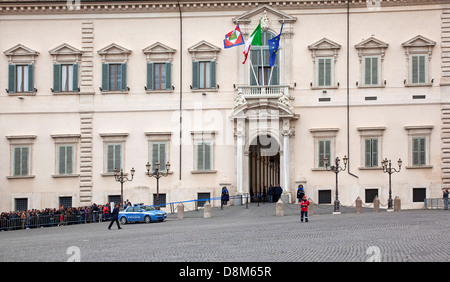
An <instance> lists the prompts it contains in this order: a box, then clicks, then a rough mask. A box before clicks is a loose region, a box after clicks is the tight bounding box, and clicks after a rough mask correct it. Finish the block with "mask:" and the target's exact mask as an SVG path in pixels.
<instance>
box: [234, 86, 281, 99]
mask: <svg viewBox="0 0 450 282" xmlns="http://www.w3.org/2000/svg"><path fill="white" fill-rule="evenodd" d="M237 88H238V94H242V96H243V97H244V98H245V99H252V98H254V99H258V98H280V97H281V96H283V95H286V96H287V97H289V86H288V85H257V86H253V85H238V86H237Z"/></svg>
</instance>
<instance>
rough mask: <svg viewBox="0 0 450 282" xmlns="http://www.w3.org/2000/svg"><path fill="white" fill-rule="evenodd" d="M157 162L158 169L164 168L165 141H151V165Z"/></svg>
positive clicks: (153, 165)
mask: <svg viewBox="0 0 450 282" xmlns="http://www.w3.org/2000/svg"><path fill="white" fill-rule="evenodd" d="M156 163H159V170H166V143H152V167H153V168H154V167H155V164H156Z"/></svg>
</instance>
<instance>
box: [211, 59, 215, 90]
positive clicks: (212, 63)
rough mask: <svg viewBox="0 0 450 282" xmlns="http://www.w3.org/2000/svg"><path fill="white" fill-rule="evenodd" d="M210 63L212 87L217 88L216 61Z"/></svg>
mask: <svg viewBox="0 0 450 282" xmlns="http://www.w3.org/2000/svg"><path fill="white" fill-rule="evenodd" d="M210 65H211V69H210V75H211V89H216V61H211V63H210Z"/></svg>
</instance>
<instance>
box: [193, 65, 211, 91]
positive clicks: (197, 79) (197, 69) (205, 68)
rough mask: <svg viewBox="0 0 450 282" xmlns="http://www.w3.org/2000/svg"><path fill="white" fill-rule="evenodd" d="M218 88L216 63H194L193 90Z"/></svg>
mask: <svg viewBox="0 0 450 282" xmlns="http://www.w3.org/2000/svg"><path fill="white" fill-rule="evenodd" d="M215 88H216V62H215V61H201V62H200V61H194V62H192V89H215Z"/></svg>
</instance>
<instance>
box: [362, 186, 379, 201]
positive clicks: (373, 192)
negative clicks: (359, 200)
mask: <svg viewBox="0 0 450 282" xmlns="http://www.w3.org/2000/svg"><path fill="white" fill-rule="evenodd" d="M365 194H366V203H373V200H374V199H375V197H377V196H378V189H366V190H365Z"/></svg>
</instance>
